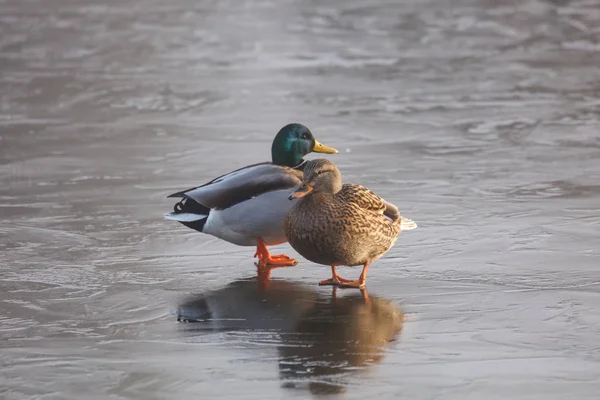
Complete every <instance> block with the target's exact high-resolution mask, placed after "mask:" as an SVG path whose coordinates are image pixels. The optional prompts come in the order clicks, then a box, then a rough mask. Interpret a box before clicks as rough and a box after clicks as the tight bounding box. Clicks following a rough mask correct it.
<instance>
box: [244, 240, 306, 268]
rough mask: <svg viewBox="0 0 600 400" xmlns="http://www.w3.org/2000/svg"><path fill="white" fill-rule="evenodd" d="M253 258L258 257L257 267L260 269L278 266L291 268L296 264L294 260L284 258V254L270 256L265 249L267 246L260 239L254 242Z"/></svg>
mask: <svg viewBox="0 0 600 400" xmlns="http://www.w3.org/2000/svg"><path fill="white" fill-rule="evenodd" d="M254 257H258V265H259V266H261V267H264V266H267V265H278V266H281V267H291V266H294V265H296V264H298V261H296V260H295V259H293V258H291V257H288V256H286V255H285V254H271V253H269V250H268V249H267V245H266V244H265V241H264V240H263V239H262V238H258V240H257V241H256V253H255V254H254Z"/></svg>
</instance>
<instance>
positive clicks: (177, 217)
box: [165, 212, 208, 222]
mask: <svg viewBox="0 0 600 400" xmlns="http://www.w3.org/2000/svg"><path fill="white" fill-rule="evenodd" d="M207 216H208V215H203V214H192V213H179V214H177V213H174V212H172V213H168V214H165V218H166V219H170V220H173V221H179V222H194V221H199V220H201V219H202V218H206V217H207Z"/></svg>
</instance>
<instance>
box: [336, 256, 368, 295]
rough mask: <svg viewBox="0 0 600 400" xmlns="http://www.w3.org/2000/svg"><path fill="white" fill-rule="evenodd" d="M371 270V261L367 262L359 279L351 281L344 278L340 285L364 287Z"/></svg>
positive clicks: (344, 286)
mask: <svg viewBox="0 0 600 400" xmlns="http://www.w3.org/2000/svg"><path fill="white" fill-rule="evenodd" d="M368 270H369V263H368V262H367V263H365V265H364V267H363V270H362V272H361V274H360V277H359V278H358V280H355V281H349V280H346V279H344V280H343V281H341V282H340V284H339V286H340V287H343V288H357V289H362V288H364V287H365V286H366V285H367V271H368Z"/></svg>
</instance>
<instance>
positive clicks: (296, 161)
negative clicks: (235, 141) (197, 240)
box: [165, 124, 338, 266]
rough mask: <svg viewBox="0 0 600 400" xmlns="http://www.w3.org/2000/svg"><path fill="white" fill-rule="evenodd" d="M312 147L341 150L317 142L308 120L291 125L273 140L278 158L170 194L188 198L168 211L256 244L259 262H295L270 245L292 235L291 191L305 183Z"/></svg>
mask: <svg viewBox="0 0 600 400" xmlns="http://www.w3.org/2000/svg"><path fill="white" fill-rule="evenodd" d="M310 152H315V153H327V154H336V153H337V152H338V151H337V150H336V149H333V148H331V147H327V146H325V145H322V144H321V143H319V142H317V141H316V140H315V138H314V137H313V135H312V133H311V132H310V130H309V129H308V128H307V127H306V126H304V125H301V124H289V125H286V126H284V127H283V128H281V130H280V131H279V133H277V136H275V139H274V140H273V145H272V147H271V157H272V161H273V162H264V163H260V164H254V165H249V166H247V167H244V168H241V169H238V170H235V171H233V172H230V173H228V174H226V175H222V176H220V177H218V178H215V179H213V180H212V181H210V182H208V183H206V184H204V185H202V186H198V187H195V188H191V189H187V190H184V191H181V192H177V193H174V194H172V195H170V196H168V197H182V198H183V199H182V200H181V201H180V202H178V203H177V204H176V205H175V208H174V211H173V212H172V213H169V214H166V215H165V217H166V218H167V219H172V220H174V221H178V222H180V223H182V224H183V225H185V226H187V227H188V228H191V229H195V230H197V231H198V232H202V233H208V234H209V235H213V236H215V237H218V238H220V239H223V240H226V241H228V242H230V243H233V244H237V245H239V246H256V253H255V254H254V257H257V256H258V259H259V265H260V266H266V265H267V264H271V265H296V264H297V261H296V260H294V259H293V258H290V257H288V256H286V255H284V254H279V255H272V254H270V253H269V250H268V249H267V247H266V246H267V245H269V246H270V245H277V244H281V243H285V242H286V241H287V240H286V238H285V234H284V232H283V221H284V219H285V216H286V215H287V213H288V212H289V210H290V208H292V206H293V204H290V202H289V201H288V199H287V197H288V195H289V192H290V189H291V188H293V187H294V186H296V185H298V184H299V183H301V181H302V170H303V168H304V164H305V162H304V160H303V158H302V157H303V156H305V155H306V154H308V153H310Z"/></svg>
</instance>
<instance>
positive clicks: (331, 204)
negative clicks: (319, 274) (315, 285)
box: [285, 159, 417, 288]
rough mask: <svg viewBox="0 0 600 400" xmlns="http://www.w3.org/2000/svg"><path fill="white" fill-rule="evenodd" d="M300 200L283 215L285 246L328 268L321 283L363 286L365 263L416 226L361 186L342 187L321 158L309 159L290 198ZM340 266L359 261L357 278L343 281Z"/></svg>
mask: <svg viewBox="0 0 600 400" xmlns="http://www.w3.org/2000/svg"><path fill="white" fill-rule="evenodd" d="M295 198H300V200H299V201H297V202H296V204H295V205H294V207H293V208H292V209H291V210H290V213H289V214H288V216H287V217H286V219H285V234H286V236H287V238H288V242H289V243H290V245H291V246H292V247H293V248H294V249H295V250H296V251H297V252H298V253H300V254H301V255H302V256H303V257H305V258H306V259H308V260H310V261H312V262H315V263H317V264H324V265H330V266H331V273H332V277H331V279H327V280H324V281H321V282H319V284H320V285H337V286H341V287H355V288H362V287H364V286H365V283H366V280H367V270H368V269H369V265H370V264H371V263H372V262H373V261H375V260H377V259H378V258H380V257H381V256H382V255H384V254H385V253H386V252H387V251H388V250H389V249H390V248H391V247H392V246H393V245H394V243H395V242H396V239H397V238H398V235H399V234H400V232H401V231H402V230H409V229H414V228H416V227H417V224H415V223H414V222H413V221H412V220H410V219H408V218H404V217H402V216H400V214H399V212H398V208H397V207H396V206H394V205H393V204H391V203H388V202H387V201H385V200H383V199H382V198H380V197H379V196H377V195H376V194H375V193H373V192H371V191H370V190H369V189H367V188H365V187H362V186H360V185H352V184H345V185H342V175H341V174H340V171H339V170H338V169H337V167H336V166H335V164H334V163H332V162H331V161H329V160H325V159H318V160H312V161H308V162H307V163H306V165H305V167H304V178H303V183H302V184H301V185H299V186H298V188H297V189H296V191H294V192H292V194H291V195H290V196H289V199H290V200H292V199H295ZM340 265H348V266H355V265H363V266H364V267H363V270H362V273H361V274H360V278H359V279H358V280H355V281H351V280H347V279H343V278H341V277H340V276H338V274H337V273H336V271H335V267H337V266H340Z"/></svg>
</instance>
